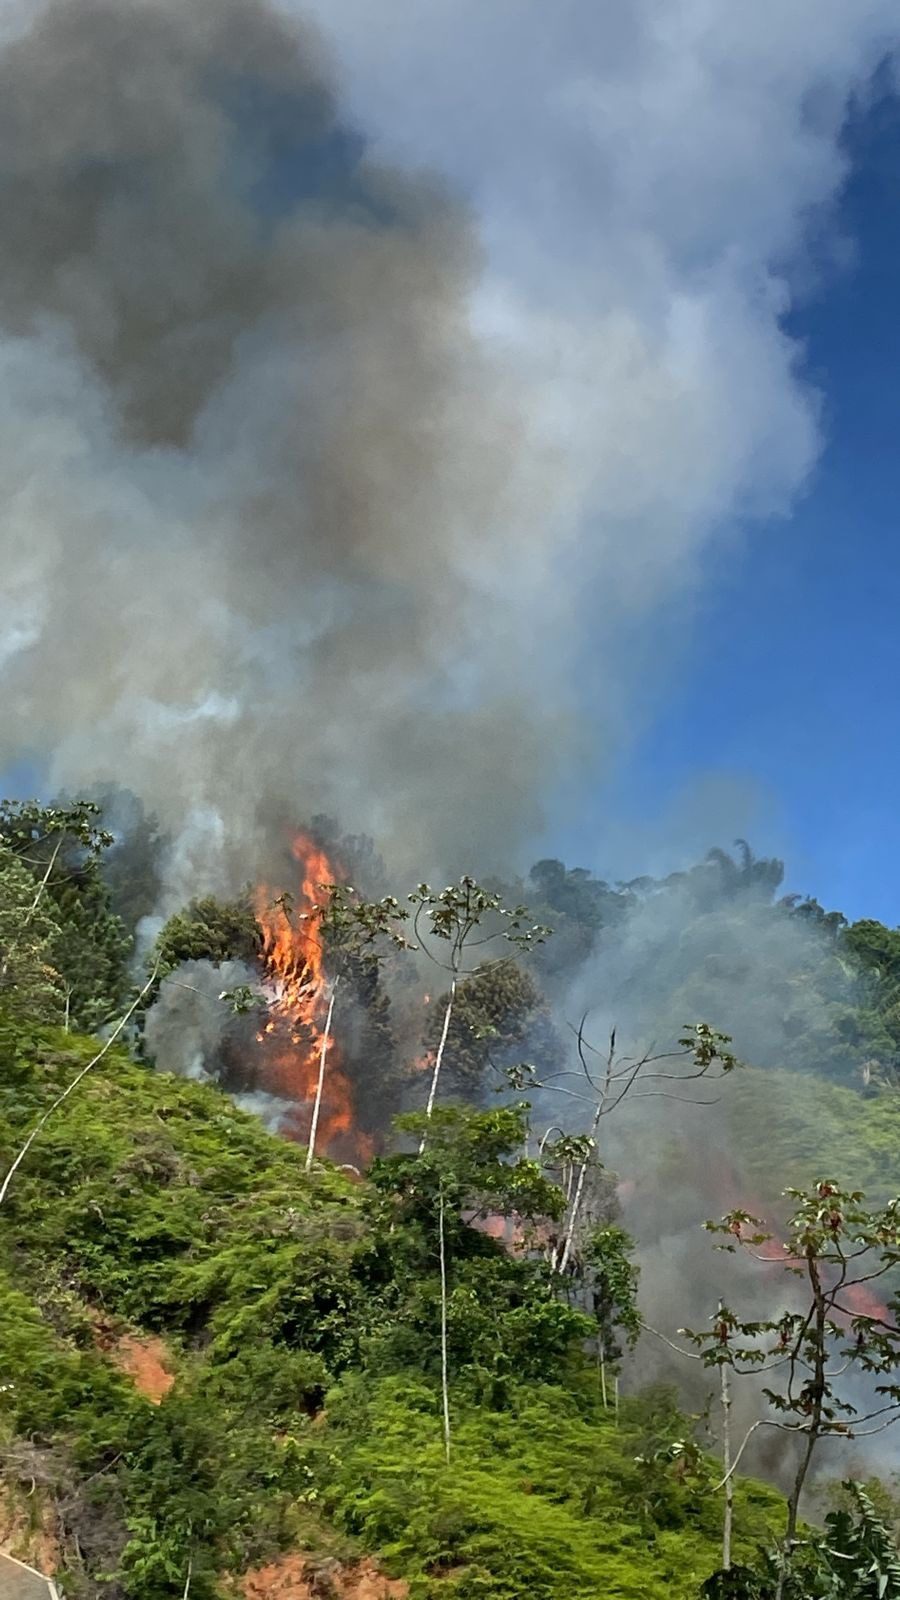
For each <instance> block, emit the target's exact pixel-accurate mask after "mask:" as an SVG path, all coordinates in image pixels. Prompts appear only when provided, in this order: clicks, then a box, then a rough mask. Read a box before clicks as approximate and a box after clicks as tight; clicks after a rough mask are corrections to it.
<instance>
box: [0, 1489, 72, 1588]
mask: <svg viewBox="0 0 900 1600" xmlns="http://www.w3.org/2000/svg"><path fill="white" fill-rule="evenodd" d="M55 1521H56V1519H55V1518H54V1516H53V1512H52V1510H51V1508H50V1507H49V1506H38V1505H35V1503H34V1500H33V1498H32V1497H31V1496H30V1495H29V1496H28V1497H27V1498H25V1499H23V1497H22V1495H20V1494H17V1493H16V1491H15V1490H13V1489H11V1488H3V1489H0V1552H2V1553H3V1555H5V1556H14V1557H15V1559H16V1561H24V1562H25V1565H26V1566H27V1567H34V1569H35V1571H36V1572H43V1573H46V1574H47V1576H48V1577H51V1578H52V1577H53V1574H54V1573H55V1572H56V1571H57V1570H58V1568H59V1563H60V1550H59V1540H58V1538H57V1536H56V1527H55Z"/></svg>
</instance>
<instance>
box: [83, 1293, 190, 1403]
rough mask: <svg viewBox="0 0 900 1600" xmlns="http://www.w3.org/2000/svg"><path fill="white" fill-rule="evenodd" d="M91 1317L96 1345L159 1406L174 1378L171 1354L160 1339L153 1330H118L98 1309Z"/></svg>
mask: <svg viewBox="0 0 900 1600" xmlns="http://www.w3.org/2000/svg"><path fill="white" fill-rule="evenodd" d="M92 1321H93V1323H94V1342H95V1344H96V1346H97V1349H98V1350H102V1351H103V1354H104V1355H107V1356H109V1358H110V1360H111V1361H114V1362H115V1364H116V1366H117V1367H118V1368H119V1369H120V1371H121V1372H124V1373H126V1374H127V1376H128V1377H129V1378H130V1379H131V1381H132V1383H133V1384H134V1386H135V1388H136V1389H137V1390H138V1393H139V1394H142V1395H144V1397H145V1398H146V1399H147V1400H149V1401H150V1402H151V1404H152V1405H154V1406H158V1405H159V1403H160V1401H161V1400H163V1399H164V1398H165V1396H166V1395H167V1394H168V1392H169V1390H170V1389H171V1387H172V1385H173V1383H174V1382H175V1374H174V1372H172V1370H171V1367H172V1357H171V1354H170V1352H169V1350H168V1349H167V1347H166V1345H165V1344H164V1343H163V1341H162V1339H157V1338H155V1337H154V1336H153V1335H152V1334H136V1333H120V1332H117V1331H116V1329H115V1328H114V1327H113V1326H112V1325H111V1324H110V1323H109V1322H108V1321H107V1319H106V1318H105V1317H103V1316H102V1315H100V1314H99V1313H95V1314H94V1316H93V1318H92Z"/></svg>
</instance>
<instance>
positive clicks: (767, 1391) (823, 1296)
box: [685, 1181, 900, 1600]
mask: <svg viewBox="0 0 900 1600" xmlns="http://www.w3.org/2000/svg"><path fill="white" fill-rule="evenodd" d="M786 1193H787V1195H788V1196H789V1197H790V1199H791V1200H792V1202H793V1205H794V1210H793V1213H792V1215H791V1218H790V1221H789V1223H788V1228H787V1234H786V1238H785V1240H784V1242H782V1241H781V1240H780V1239H779V1238H778V1236H777V1235H776V1234H775V1233H773V1232H771V1231H770V1230H769V1229H768V1228H767V1227H766V1225H765V1224H764V1223H763V1222H762V1221H761V1220H760V1219H759V1218H758V1217H754V1216H751V1215H750V1213H749V1212H746V1211H741V1210H735V1211H732V1212H730V1213H729V1214H728V1215H727V1216H725V1217H723V1218H722V1219H721V1221H720V1222H716V1223H712V1222H711V1223H708V1224H707V1228H708V1229H709V1231H710V1232H712V1233H714V1234H717V1235H719V1236H721V1237H723V1238H724V1239H725V1241H726V1242H725V1243H724V1244H723V1245H722V1246H721V1248H723V1249H725V1250H728V1251H732V1252H734V1251H738V1250H740V1251H743V1252H746V1253H747V1254H749V1255H750V1256H751V1257H753V1258H754V1259H757V1260H760V1261H762V1262H764V1263H771V1264H774V1263H778V1264H780V1265H782V1266H784V1267H786V1268H787V1270H788V1271H789V1272H790V1273H791V1274H792V1275H793V1276H794V1277H796V1278H797V1279H799V1280H800V1282H801V1283H802V1285H803V1290H804V1303H803V1305H802V1307H801V1309H800V1310H798V1311H785V1312H783V1313H782V1314H781V1315H779V1316H777V1317H774V1318H765V1319H752V1320H749V1321H742V1320H741V1319H740V1318H739V1317H737V1316H736V1315H735V1313H734V1312H733V1311H731V1310H730V1309H729V1308H728V1307H727V1306H725V1305H724V1304H722V1303H720V1306H719V1308H718V1310H717V1312H716V1314H715V1317H714V1319H713V1325H712V1327H711V1328H710V1329H709V1330H707V1331H704V1332H700V1333H697V1332H691V1331H690V1330H685V1332H686V1334H687V1337H688V1338H689V1339H690V1340H691V1341H692V1342H693V1343H694V1344H695V1345H696V1347H697V1348H698V1349H699V1351H700V1354H701V1356H702V1359H703V1361H704V1363H705V1364H706V1365H707V1366H710V1367H713V1368H719V1367H722V1366H723V1365H724V1366H728V1367H729V1368H731V1369H732V1370H734V1371H735V1372H753V1371H759V1372H762V1373H766V1374H768V1373H769V1372H774V1373H777V1374H778V1377H777V1378H776V1379H774V1380H772V1382H771V1386H769V1385H768V1384H767V1385H766V1386H765V1387H764V1388H763V1391H762V1392H763V1394H764V1396H765V1398H766V1399H767V1400H768V1403H769V1407H770V1410H771V1413H772V1414H771V1415H770V1416H768V1417H765V1418H761V1419H760V1420H759V1421H757V1422H756V1423H754V1424H753V1426H752V1428H751V1429H750V1430H749V1432H748V1434H747V1435H746V1437H745V1439H744V1442H743V1444H742V1445H741V1447H740V1449H739V1450H738V1451H737V1452H736V1454H735V1457H734V1461H733V1463H732V1467H731V1470H732V1471H735V1470H736V1469H737V1466H738V1464H739V1462H740V1459H741V1456H742V1454H743V1451H744V1448H745V1447H746V1444H747V1442H748V1440H749V1438H750V1437H751V1435H752V1434H753V1433H754V1432H755V1431H756V1429H757V1428H759V1427H769V1428H774V1429H777V1430H779V1431H781V1432H783V1433H785V1434H786V1435H788V1436H790V1437H791V1438H793V1439H795V1440H796V1441H797V1446H798V1451H799V1454H798V1458H797V1465H796V1469H795V1472H794V1477H793V1481H792V1483H791V1487H790V1490H789V1492H788V1497H787V1518H786V1525H785V1531H784V1537H783V1540H782V1545H781V1551H780V1558H779V1563H778V1578H777V1582H776V1586H775V1600H784V1596H785V1594H786V1590H787V1586H788V1581H789V1577H790V1572H791V1566H792V1563H793V1561H794V1557H795V1555H796V1551H797V1546H798V1535H797V1528H798V1520H799V1514H800V1501H801V1497H802V1494H803V1490H804V1487H805V1485H806V1483H807V1480H808V1477H809V1473H810V1469H811V1467H812V1464H813V1460H814V1458H815V1454H816V1451H817V1448H818V1446H819V1445H820V1443H821V1441H822V1440H823V1439H826V1438H835V1437H837V1438H843V1439H847V1438H850V1439H853V1438H860V1437H865V1436H868V1435H870V1434H872V1433H877V1432H882V1431H884V1429H886V1428H889V1427H891V1426H892V1425H893V1424H894V1423H896V1422H897V1421H898V1420H900V1382H898V1381H897V1379H896V1371H897V1368H898V1367H900V1328H898V1326H897V1323H896V1321H895V1319H894V1317H893V1316H891V1315H890V1313H889V1312H888V1310H887V1309H886V1308H879V1309H878V1310H876V1309H875V1308H874V1306H873V1304H872V1290H871V1285H872V1284H873V1283H875V1282H877V1281H878V1280H880V1279H882V1278H884V1277H885V1276H886V1275H887V1274H888V1273H889V1272H891V1271H892V1270H893V1269H894V1268H895V1267H896V1266H897V1265H898V1264H900V1201H892V1202H891V1204H890V1205H888V1206H886V1207H885V1208H884V1209H882V1210H875V1211H870V1210H868V1209H867V1208H866V1207H865V1205H864V1200H865V1196H864V1195H863V1194H862V1193H860V1192H859V1191H855V1190H845V1189H842V1188H840V1187H839V1185H837V1184H835V1183H831V1182H828V1181H820V1182H817V1183H815V1184H813V1185H812V1187H811V1188H809V1189H806V1190H803V1189H788V1190H787V1191H786ZM863 1307H865V1309H862V1308H863ZM848 1374H849V1375H850V1376H849V1377H848ZM858 1374H870V1375H871V1378H872V1380H873V1381H872V1384H871V1392H872V1397H873V1398H872V1403H871V1404H870V1405H868V1406H867V1407H865V1408H863V1407H861V1406H860V1404H859V1403H858V1396H857V1395H856V1393H855V1392H854V1391H853V1388H852V1379H853V1377H854V1376H855V1375H858ZM842 1380H843V1381H842ZM775 1385H777V1387H776V1386H775Z"/></svg>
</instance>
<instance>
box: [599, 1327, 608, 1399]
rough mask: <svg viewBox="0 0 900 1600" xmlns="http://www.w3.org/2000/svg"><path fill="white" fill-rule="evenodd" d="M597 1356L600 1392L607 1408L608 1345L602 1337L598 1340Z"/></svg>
mask: <svg viewBox="0 0 900 1600" xmlns="http://www.w3.org/2000/svg"><path fill="white" fill-rule="evenodd" d="M597 1356H598V1358H599V1361H600V1393H601V1395H602V1396H603V1409H604V1411H605V1410H606V1407H607V1398H606V1345H605V1343H604V1341H603V1340H602V1339H598V1340H597Z"/></svg>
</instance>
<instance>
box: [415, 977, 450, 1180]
mask: <svg viewBox="0 0 900 1600" xmlns="http://www.w3.org/2000/svg"><path fill="white" fill-rule="evenodd" d="M455 999H456V974H455V973H454V976H453V982H452V983H451V985H450V993H449V994H448V996H447V1005H446V1007H445V1010H444V1025H443V1027H442V1028H441V1037H440V1042H439V1044H438V1047H437V1055H436V1056H435V1058H434V1068H433V1070H432V1074H431V1086H430V1088H429V1090H428V1103H427V1105H426V1106H425V1117H426V1120H427V1121H428V1122H430V1121H431V1113H432V1112H433V1110H434V1102H435V1098H436V1096H437V1087H438V1079H439V1078H440V1075H441V1063H442V1061H443V1059H444V1048H445V1046H446V1043H447V1034H448V1033H449V1031H450V1018H451V1016H452V1015H453V1002H454V1000H455ZM426 1139H427V1130H426V1131H424V1132H423V1134H422V1137H421V1139H420V1140H419V1155H422V1153H423V1151H424V1149H425V1142H426Z"/></svg>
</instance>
